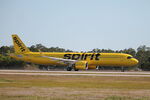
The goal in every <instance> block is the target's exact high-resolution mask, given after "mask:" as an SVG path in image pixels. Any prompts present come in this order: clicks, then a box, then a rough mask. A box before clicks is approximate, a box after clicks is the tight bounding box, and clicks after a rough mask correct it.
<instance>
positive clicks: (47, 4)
mask: <svg viewBox="0 0 150 100" xmlns="http://www.w3.org/2000/svg"><path fill="white" fill-rule="evenodd" d="M12 34H18V35H19V37H20V38H21V39H22V41H23V42H24V43H25V44H26V46H28V47H30V46H32V45H35V44H39V43H41V44H42V45H44V46H46V47H61V48H65V49H70V50H73V51H90V50H92V49H94V48H99V49H113V50H121V49H126V48H134V49H137V48H138V47H139V46H140V45H146V46H150V0H0V46H4V45H5V46H10V45H13V44H12V39H11V35H12Z"/></svg>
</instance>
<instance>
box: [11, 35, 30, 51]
mask: <svg viewBox="0 0 150 100" xmlns="http://www.w3.org/2000/svg"><path fill="white" fill-rule="evenodd" d="M12 39H13V43H14V49H15V53H26V52H30V50H29V49H28V48H27V47H26V46H25V44H24V43H23V42H22V41H21V39H20V38H19V37H18V35H16V34H13V35H12Z"/></svg>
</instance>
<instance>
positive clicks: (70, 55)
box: [10, 35, 138, 71]
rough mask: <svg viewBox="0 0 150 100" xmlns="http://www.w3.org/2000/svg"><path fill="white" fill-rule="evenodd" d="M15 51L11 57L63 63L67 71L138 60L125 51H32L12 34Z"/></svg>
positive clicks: (46, 63) (30, 60)
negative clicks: (124, 52)
mask: <svg viewBox="0 0 150 100" xmlns="http://www.w3.org/2000/svg"><path fill="white" fill-rule="evenodd" d="M12 39H13V43H14V50H15V53H13V54H10V56H11V57H13V58H15V59H17V60H22V61H25V62H31V63H35V64H40V65H63V66H67V71H71V70H72V69H74V70H75V71H78V70H79V69H96V68H97V66H134V65H136V64H137V63H138V60H137V59H135V58H133V57H132V56H131V55H129V54H123V53H76V52H58V53H57V52H31V51H30V50H29V49H28V48H27V47H26V46H25V44H24V43H23V42H22V41H21V39H20V38H19V37H18V36H17V35H12Z"/></svg>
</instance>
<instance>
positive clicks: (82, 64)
mask: <svg viewBox="0 0 150 100" xmlns="http://www.w3.org/2000/svg"><path fill="white" fill-rule="evenodd" d="M75 69H88V63H87V61H78V62H76V63H75Z"/></svg>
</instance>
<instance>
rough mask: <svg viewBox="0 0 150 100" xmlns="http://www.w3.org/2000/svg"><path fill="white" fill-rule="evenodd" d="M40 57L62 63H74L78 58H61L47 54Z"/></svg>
mask: <svg viewBox="0 0 150 100" xmlns="http://www.w3.org/2000/svg"><path fill="white" fill-rule="evenodd" d="M42 57H45V58H49V59H51V60H53V61H58V62H60V63H64V64H74V63H76V62H77V61H78V60H71V59H63V58H56V57H49V56H42Z"/></svg>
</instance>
